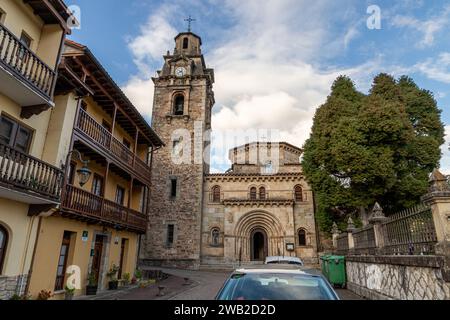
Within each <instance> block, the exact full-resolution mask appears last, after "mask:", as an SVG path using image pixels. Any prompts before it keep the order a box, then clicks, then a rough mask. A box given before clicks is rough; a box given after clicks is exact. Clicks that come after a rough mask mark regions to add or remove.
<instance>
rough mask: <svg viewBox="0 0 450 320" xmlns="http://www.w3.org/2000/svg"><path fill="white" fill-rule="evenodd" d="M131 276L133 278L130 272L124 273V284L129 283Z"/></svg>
mask: <svg viewBox="0 0 450 320" xmlns="http://www.w3.org/2000/svg"><path fill="white" fill-rule="evenodd" d="M130 278H131V275H130V274H129V273H124V274H123V276H122V280H123V282H124V284H129V283H130Z"/></svg>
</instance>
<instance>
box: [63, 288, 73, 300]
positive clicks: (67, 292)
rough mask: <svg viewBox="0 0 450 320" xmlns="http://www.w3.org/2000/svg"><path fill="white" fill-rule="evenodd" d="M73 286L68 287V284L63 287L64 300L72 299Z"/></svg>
mask: <svg viewBox="0 0 450 320" xmlns="http://www.w3.org/2000/svg"><path fill="white" fill-rule="evenodd" d="M74 294H75V288H72V289H70V288H69V287H68V286H66V287H65V288H64V300H73V296H74Z"/></svg>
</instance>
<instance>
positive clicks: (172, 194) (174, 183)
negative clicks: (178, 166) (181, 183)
mask: <svg viewBox="0 0 450 320" xmlns="http://www.w3.org/2000/svg"><path fill="white" fill-rule="evenodd" d="M177 182H178V180H177V178H171V179H170V197H171V198H176V197H177Z"/></svg>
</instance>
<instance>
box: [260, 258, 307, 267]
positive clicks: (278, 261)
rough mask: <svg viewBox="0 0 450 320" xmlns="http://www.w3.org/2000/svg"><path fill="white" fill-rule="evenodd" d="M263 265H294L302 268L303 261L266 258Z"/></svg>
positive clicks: (298, 259)
mask: <svg viewBox="0 0 450 320" xmlns="http://www.w3.org/2000/svg"><path fill="white" fill-rule="evenodd" d="M264 263H265V264H295V265H299V266H303V265H304V264H303V261H302V260H301V259H300V258H298V257H288V256H274V257H267V258H266V261H265V262H264Z"/></svg>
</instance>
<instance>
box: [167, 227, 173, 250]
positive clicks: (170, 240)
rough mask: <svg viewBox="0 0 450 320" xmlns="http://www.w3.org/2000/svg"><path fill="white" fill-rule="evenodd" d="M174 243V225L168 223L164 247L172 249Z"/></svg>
mask: <svg viewBox="0 0 450 320" xmlns="http://www.w3.org/2000/svg"><path fill="white" fill-rule="evenodd" d="M174 243H175V224H174V223H169V224H168V225H167V234H166V245H167V247H173V245H174Z"/></svg>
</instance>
